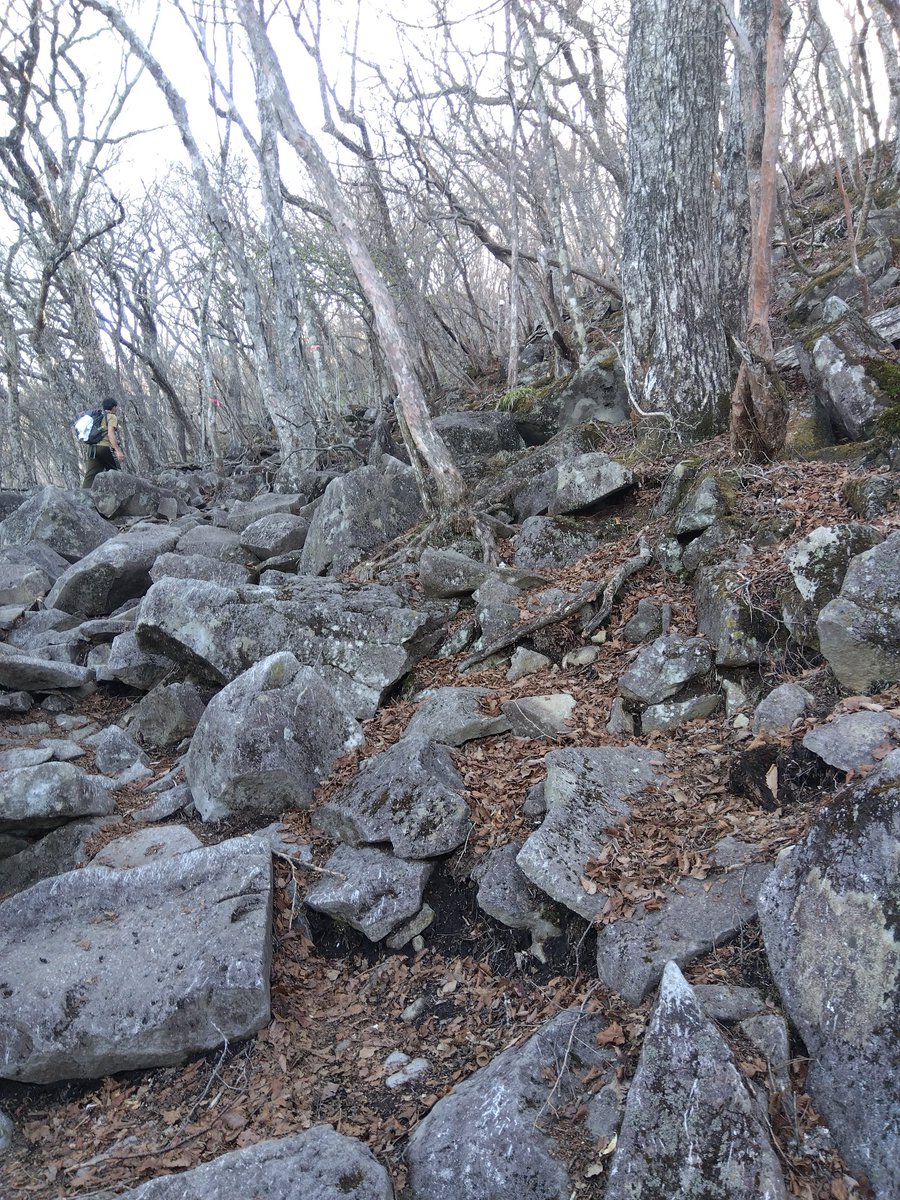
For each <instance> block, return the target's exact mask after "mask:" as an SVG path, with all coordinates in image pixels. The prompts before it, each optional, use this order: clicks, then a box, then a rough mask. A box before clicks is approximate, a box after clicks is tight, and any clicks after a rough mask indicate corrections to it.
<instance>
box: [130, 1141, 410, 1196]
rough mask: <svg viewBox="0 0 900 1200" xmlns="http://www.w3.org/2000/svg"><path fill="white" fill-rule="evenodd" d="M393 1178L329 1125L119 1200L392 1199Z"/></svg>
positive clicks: (223, 1158)
mask: <svg viewBox="0 0 900 1200" xmlns="http://www.w3.org/2000/svg"><path fill="white" fill-rule="evenodd" d="M393 1196H394V1190H393V1188H392V1186H391V1179H390V1176H389V1175H388V1173H387V1171H386V1170H385V1169H384V1167H383V1166H382V1165H381V1164H380V1163H379V1162H378V1160H377V1159H376V1158H375V1156H374V1155H373V1154H372V1152H371V1150H369V1148H368V1147H367V1146H365V1145H363V1143H362V1142H358V1141H357V1140H356V1139H355V1138H350V1137H345V1136H344V1135H343V1134H341V1133H338V1132H337V1131H336V1130H334V1129H332V1128H331V1126H330V1125H316V1126H314V1127H313V1128H312V1129H309V1130H307V1131H306V1133H301V1134H297V1135H296V1136H294V1137H287V1138H280V1139H278V1140H277V1141H272V1142H260V1143H258V1144H257V1145H256V1146H248V1147H247V1149H245V1150H235V1151H233V1152H232V1153H231V1154H223V1155H222V1156H221V1158H214V1159H213V1160H212V1162H208V1163H203V1165H202V1166H199V1167H194V1169H193V1170H192V1171H185V1172H184V1173H183V1174H179V1175H162V1176H160V1177H159V1178H158V1179H151V1180H150V1181H149V1182H147V1183H144V1184H142V1185H141V1186H140V1187H137V1188H133V1189H132V1190H131V1191H129V1192H122V1193H121V1194H120V1200H257V1198H259V1200H262V1198H263V1197H265V1200H300V1197H302V1198H303V1200H393Z"/></svg>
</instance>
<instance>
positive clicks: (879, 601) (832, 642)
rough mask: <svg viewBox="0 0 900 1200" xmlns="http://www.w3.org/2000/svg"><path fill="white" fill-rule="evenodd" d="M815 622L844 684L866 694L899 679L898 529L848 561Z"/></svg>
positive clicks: (824, 651) (822, 644) (825, 653)
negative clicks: (833, 593)
mask: <svg viewBox="0 0 900 1200" xmlns="http://www.w3.org/2000/svg"><path fill="white" fill-rule="evenodd" d="M816 627H817V630H818V634H819V646H820V647H821V650H822V654H823V656H824V657H825V659H826V660H827V662H828V665H829V666H830V667H831V669H832V671H833V672H834V674H835V675H836V676H837V678H838V680H839V682H840V683H841V685H842V686H843V687H845V688H848V689H849V690H851V691H854V692H857V693H863V694H864V693H866V692H872V691H877V690H879V688H878V687H876V685H887V684H889V683H894V682H896V681H897V680H898V679H900V532H898V533H892V534H891V536H890V537H888V538H885V540H884V541H883V542H882V543H881V544H880V545H879V546H875V547H874V548H873V549H872V550H867V551H866V552H865V553H864V554H858V555H857V556H856V557H855V558H854V559H852V560H851V562H850V566H849V567H848V568H847V573H846V575H845V576H844V582H843V584H842V585H841V590H840V594H839V595H838V596H836V597H835V599H834V600H832V601H830V603H828V604H826V605H825V607H824V608H823V609H822V611H821V613H820V614H819V619H818V621H817V624H816Z"/></svg>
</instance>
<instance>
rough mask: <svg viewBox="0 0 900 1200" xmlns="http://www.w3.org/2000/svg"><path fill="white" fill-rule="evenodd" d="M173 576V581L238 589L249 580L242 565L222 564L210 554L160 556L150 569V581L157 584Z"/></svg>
mask: <svg viewBox="0 0 900 1200" xmlns="http://www.w3.org/2000/svg"><path fill="white" fill-rule="evenodd" d="M166 576H171V577H172V578H173V579H205V580H206V582H207V583H220V584H222V585H223V587H238V586H239V585H240V584H242V583H246V582H247V579H248V572H247V568H246V567H245V566H243V565H242V564H241V563H234V562H220V561H219V560H218V559H217V558H210V557H209V555H208V554H160V556H159V558H157V560H156V562H155V563H154V564H153V566H152V567H151V568H150V579H151V580H152V582H153V583H156V582H157V581H158V580H160V579H165V578H166Z"/></svg>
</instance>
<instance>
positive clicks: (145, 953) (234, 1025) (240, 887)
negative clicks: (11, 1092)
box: [0, 838, 272, 1083]
mask: <svg viewBox="0 0 900 1200" xmlns="http://www.w3.org/2000/svg"><path fill="white" fill-rule="evenodd" d="M271 911H272V863H271V857H270V855H269V853H268V852H267V851H266V850H264V849H263V848H261V847H260V846H259V844H258V843H257V842H255V841H253V839H251V838H236V839H233V840H231V841H227V842H222V843H220V845H218V846H214V847H211V848H209V849H203V850H196V851H195V852H194V853H192V854H182V855H179V856H178V857H176V858H170V859H167V860H166V861H165V862H161V863H158V864H154V865H153V866H147V867H137V868H136V869H135V870H132V871H115V870H111V869H110V868H108V867H85V868H83V869H82V870H80V871H71V872H69V873H68V874H66V875H60V876H58V877H57V878H56V879H49V880H44V881H43V882H42V883H38V884H35V886H34V887H31V888H29V889H28V890H27V891H25V892H21V893H20V894H19V895H17V896H13V897H12V899H10V900H7V901H6V902H5V903H4V904H3V905H0V964H2V966H0V1076H2V1077H3V1078H6V1079H19V1080H23V1081H25V1082H28V1083H55V1082H56V1081H57V1080H61V1079H84V1078H99V1077H100V1076H103V1075H110V1074H112V1073H113V1072H114V1071H129V1070H135V1069H137V1068H144V1067H156V1066H166V1065H170V1064H173V1063H179V1062H181V1061H183V1059H184V1058H186V1057H187V1056H188V1055H189V1054H197V1053H202V1052H203V1051H205V1050H210V1049H212V1048H213V1047H215V1046H220V1045H222V1044H223V1041H224V1040H225V1039H226V1038H227V1039H228V1041H229V1042H233V1041H238V1040H240V1039H242V1038H246V1037H249V1036H250V1035H251V1034H253V1033H255V1032H256V1031H257V1030H259V1029H261V1028H262V1027H263V1026H264V1025H265V1024H266V1023H267V1022H268V1020H269V971H270V967H271V957H272V950H271V940H272V933H271V925H272V921H271Z"/></svg>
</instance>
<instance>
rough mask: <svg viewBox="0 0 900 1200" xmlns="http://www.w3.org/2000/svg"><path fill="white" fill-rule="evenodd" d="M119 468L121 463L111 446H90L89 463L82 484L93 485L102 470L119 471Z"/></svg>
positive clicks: (87, 486) (88, 451)
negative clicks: (118, 461)
mask: <svg viewBox="0 0 900 1200" xmlns="http://www.w3.org/2000/svg"><path fill="white" fill-rule="evenodd" d="M118 469H119V464H118V463H117V462H116V456H115V454H113V452H112V448H111V447H110V446H88V449H87V463H86V466H85V472H84V479H83V481H82V484H81V486H82V487H85V488H89V487H91V485H92V484H93V482H94V478H95V476H97V475H99V474H100V472H101V471H118Z"/></svg>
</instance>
